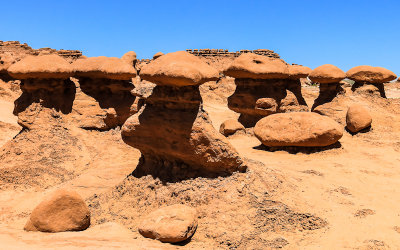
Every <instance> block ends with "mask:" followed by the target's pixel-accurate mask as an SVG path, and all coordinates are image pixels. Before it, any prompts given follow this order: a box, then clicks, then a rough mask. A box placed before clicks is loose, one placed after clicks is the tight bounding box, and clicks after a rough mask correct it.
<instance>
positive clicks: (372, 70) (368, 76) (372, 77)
mask: <svg viewBox="0 0 400 250" xmlns="http://www.w3.org/2000/svg"><path fill="white" fill-rule="evenodd" d="M346 75H347V78H349V79H351V80H353V81H354V84H353V86H352V90H353V91H357V90H359V89H361V91H359V92H360V93H365V90H364V89H363V87H364V86H365V85H373V86H375V87H376V88H377V91H373V92H378V93H379V94H380V96H381V97H384V98H386V93H385V88H384V86H383V84H384V83H386V82H390V81H393V80H395V79H396V78H397V76H396V74H394V73H393V72H392V71H390V70H388V69H385V68H382V67H373V66H367V65H363V66H357V67H354V68H351V69H350V70H349V71H347V73H346ZM367 92H368V91H367Z"/></svg>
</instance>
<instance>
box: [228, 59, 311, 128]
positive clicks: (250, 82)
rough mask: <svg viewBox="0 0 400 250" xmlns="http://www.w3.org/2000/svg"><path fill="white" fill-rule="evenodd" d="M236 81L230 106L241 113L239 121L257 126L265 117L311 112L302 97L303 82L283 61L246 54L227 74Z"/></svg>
mask: <svg viewBox="0 0 400 250" xmlns="http://www.w3.org/2000/svg"><path fill="white" fill-rule="evenodd" d="M224 74H225V75H227V76H230V77H234V78H235V84H236V90H235V93H234V94H233V95H232V96H230V97H229V98H228V107H229V108H230V109H231V110H233V111H235V112H238V113H240V117H239V122H241V123H242V124H243V125H244V126H245V127H253V126H254V125H255V124H256V122H257V121H258V120H260V119H261V118H262V117H265V116H268V115H271V114H275V113H285V112H295V111H308V107H307V104H306V102H305V100H304V98H303V96H302V94H301V82H300V80H299V77H300V78H301V77H303V76H304V73H302V74H297V73H295V72H294V71H293V74H292V75H290V73H289V67H288V65H287V64H286V63H285V62H284V61H282V60H280V59H274V58H269V57H265V56H260V55H255V54H243V55H241V56H240V57H238V58H237V59H236V60H235V61H233V63H232V64H231V65H230V66H229V67H228V68H227V69H226V70H225V71H224Z"/></svg>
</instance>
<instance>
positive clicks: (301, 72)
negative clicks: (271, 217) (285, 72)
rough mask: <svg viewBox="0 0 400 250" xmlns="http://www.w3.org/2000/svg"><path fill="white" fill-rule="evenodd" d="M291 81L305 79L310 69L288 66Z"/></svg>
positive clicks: (300, 66)
mask: <svg viewBox="0 0 400 250" xmlns="http://www.w3.org/2000/svg"><path fill="white" fill-rule="evenodd" d="M288 67H289V77H290V78H291V79H300V78H306V77H307V76H308V75H309V74H310V73H311V71H312V69H311V68H309V67H306V66H302V65H288Z"/></svg>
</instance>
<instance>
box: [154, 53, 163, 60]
mask: <svg viewBox="0 0 400 250" xmlns="http://www.w3.org/2000/svg"><path fill="white" fill-rule="evenodd" d="M163 55H164V53H162V52H157V53H155V54H154V56H153V60H156V59H157V58H159V57H160V56H163Z"/></svg>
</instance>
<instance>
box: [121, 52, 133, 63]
mask: <svg viewBox="0 0 400 250" xmlns="http://www.w3.org/2000/svg"><path fill="white" fill-rule="evenodd" d="M121 60H122V61H124V62H126V63H128V64H133V63H134V62H136V61H137V57H136V52H135V51H128V52H126V53H125V54H124V55H123V56H122V57H121Z"/></svg>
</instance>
